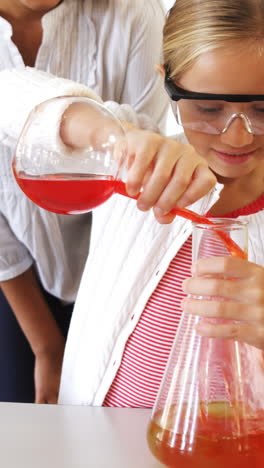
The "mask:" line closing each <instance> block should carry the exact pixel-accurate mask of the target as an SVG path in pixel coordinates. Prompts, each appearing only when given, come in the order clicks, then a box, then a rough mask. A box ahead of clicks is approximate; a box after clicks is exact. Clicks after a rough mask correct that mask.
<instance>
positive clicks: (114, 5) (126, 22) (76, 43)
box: [0, 0, 168, 301]
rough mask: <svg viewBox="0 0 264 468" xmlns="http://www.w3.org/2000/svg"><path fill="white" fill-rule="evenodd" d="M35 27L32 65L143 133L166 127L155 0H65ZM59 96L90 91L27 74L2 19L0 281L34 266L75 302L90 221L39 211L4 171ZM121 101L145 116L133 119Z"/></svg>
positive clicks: (159, 11)
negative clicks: (38, 113)
mask: <svg viewBox="0 0 264 468" xmlns="http://www.w3.org/2000/svg"><path fill="white" fill-rule="evenodd" d="M42 22H43V40H42V44H41V47H40V49H39V52H38V55H37V59H36V64H35V67H36V68H37V69H39V70H44V71H48V72H50V73H52V74H54V75H56V76H58V77H64V78H69V79H71V80H74V81H77V82H78V83H82V84H84V85H86V86H88V87H89V88H91V89H92V90H93V91H95V93H97V94H98V95H99V96H101V97H102V99H103V100H104V101H111V102H108V103H106V104H107V106H108V107H109V108H110V109H111V110H113V111H115V113H116V114H117V115H118V116H119V117H122V118H127V120H132V121H134V122H135V121H136V123H138V124H139V125H141V126H143V127H145V126H149V122H148V119H147V118H146V117H145V114H147V115H150V116H151V117H152V119H153V121H154V122H156V123H159V124H161V125H162V124H164V123H165V118H166V108H167V102H168V101H167V98H166V96H165V92H164V90H163V83H162V80H161V79H160V77H159V76H158V74H157V73H155V70H154V67H155V64H157V63H159V62H160V61H161V60H162V58H161V42H162V28H163V22H164V13H163V8H162V2H161V0H148V1H147V2H145V0H136V1H135V2H127V1H125V0H89V1H88V0H87V1H86V0H79V1H77V0H64V1H63V2H62V3H61V4H60V5H59V6H58V7H57V8H55V9H54V10H52V11H50V12H49V13H47V14H46V15H45V16H44V17H43V21H42ZM15 69H16V70H15ZM52 78H53V79H52ZM65 94H70V95H74V94H76V95H87V96H89V95H90V91H89V89H87V88H86V87H84V86H81V85H77V84H75V83H72V82H70V81H68V80H63V79H54V77H51V76H48V75H45V74H43V73H39V74H38V72H36V71H35V70H33V69H26V68H25V66H24V63H23V59H22V57H21V55H20V53H19V51H18V49H17V47H16V46H15V44H14V43H13V42H12V28H11V25H10V24H9V23H8V22H7V21H5V20H4V19H3V18H0V101H1V106H0V145H1V158H0V175H1V176H0V239H1V243H0V281H4V280H8V279H11V278H13V277H16V276H18V275H19V274H21V273H23V272H24V271H26V270H27V269H28V268H29V267H30V266H31V265H32V264H33V265H34V266H35V268H36V271H37V273H38V275H39V277H40V280H41V282H42V284H43V286H44V288H45V289H46V290H47V291H48V292H50V293H51V294H53V295H55V296H57V297H59V298H60V299H62V300H65V301H74V300H75V297H76V293H77V289H78V286H79V282H80V278H81V273H82V271H83V267H84V264H85V260H86V257H87V253H88V249H89V234H90V226H91V215H90V214H84V215H77V216H66V215H56V214H54V213H50V212H48V211H45V210H43V209H41V208H39V207H37V206H36V205H34V204H33V203H32V202H31V201H30V200H29V199H27V197H26V196H25V195H24V194H23V193H22V192H21V190H20V189H19V187H18V186H17V184H16V182H15V181H14V177H13V174H12V170H11V160H12V156H13V154H14V150H15V142H16V139H17V137H18V135H19V133H20V131H21V129H22V127H23V124H24V122H25V119H26V118H27V115H28V113H29V111H30V110H31V109H32V108H33V107H34V106H35V105H36V104H38V103H39V102H42V101H43V100H45V99H48V98H50V97H54V96H58V95H65ZM116 103H124V104H123V105H122V106H119V105H118V104H116ZM126 104H131V106H132V107H133V108H134V109H135V110H136V111H137V113H142V114H144V115H141V116H139V117H138V116H136V114H135V112H133V110H132V109H131V108H130V107H129V106H127V105H126ZM147 122H148V123H147ZM150 127H151V126H150ZM153 128H155V127H153Z"/></svg>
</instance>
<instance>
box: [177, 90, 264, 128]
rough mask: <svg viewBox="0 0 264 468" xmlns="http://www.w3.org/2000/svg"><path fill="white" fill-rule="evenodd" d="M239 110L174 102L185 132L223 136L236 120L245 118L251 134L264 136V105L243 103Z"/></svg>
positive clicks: (215, 103) (217, 104)
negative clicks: (185, 129)
mask: <svg viewBox="0 0 264 468" xmlns="http://www.w3.org/2000/svg"><path fill="white" fill-rule="evenodd" d="M239 107H240V109H239ZM239 107H238V106H237V105H235V106H234V105H233V104H230V103H227V102H225V101H214V100H212V101H210V100H201V101H200V100H197V99H194V100H191V99H188V100H187V99H184V98H183V99H181V100H179V101H178V102H175V101H172V109H173V112H174V115H175V117H176V120H177V123H178V124H179V125H181V126H183V127H184V128H188V129H190V130H194V131H197V132H202V133H208V134H213V135H219V134H221V133H223V132H225V131H226V130H227V128H228V126H229V125H230V124H231V123H232V121H233V120H234V119H236V118H241V119H242V120H243V121H244V124H245V126H246V129H247V130H248V132H249V133H252V134H254V135H264V101H255V102H250V103H246V104H244V103H243V104H242V106H241V105H240V106H239Z"/></svg>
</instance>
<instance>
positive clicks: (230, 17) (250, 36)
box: [163, 0, 264, 81]
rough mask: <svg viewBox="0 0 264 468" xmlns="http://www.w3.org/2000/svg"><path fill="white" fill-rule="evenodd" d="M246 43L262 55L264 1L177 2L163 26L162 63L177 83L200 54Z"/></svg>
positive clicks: (214, 0) (193, 0)
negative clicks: (167, 67)
mask: <svg viewBox="0 0 264 468" xmlns="http://www.w3.org/2000/svg"><path fill="white" fill-rule="evenodd" d="M245 43H247V44H246V45H247V47H250V46H252V47H253V48H254V50H255V51H257V52H258V53H260V54H263V51H264V0H176V2H175V4H174V6H173V7H172V8H171V9H170V11H169V13H168V16H167V21H166V24H165V26H164V32H163V54H164V62H165V64H166V65H168V66H169V69H170V76H171V77H172V78H173V79H175V80H176V81H177V80H179V79H180V77H181V76H182V74H183V73H185V71H186V70H187V69H189V68H190V67H191V66H192V64H193V63H194V61H195V60H196V59H197V58H198V57H199V56H200V55H201V54H204V53H206V52H209V51H212V50H215V49H217V48H221V47H230V48H231V50H232V49H233V46H234V45H236V46H237V45H238V44H240V45H241V47H242V48H243V47H245ZM241 50H243V49H241Z"/></svg>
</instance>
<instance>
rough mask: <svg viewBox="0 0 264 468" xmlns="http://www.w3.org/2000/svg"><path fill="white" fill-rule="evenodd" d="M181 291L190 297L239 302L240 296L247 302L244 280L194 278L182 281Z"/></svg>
mask: <svg viewBox="0 0 264 468" xmlns="http://www.w3.org/2000/svg"><path fill="white" fill-rule="evenodd" d="M182 286H183V291H184V292H185V293H186V294H191V295H192V296H212V297H223V298H225V299H233V300H239V299H241V297H242V296H241V295H243V298H244V299H245V300H246V301H247V302H248V301H249V298H248V297H247V292H248V291H247V289H248V288H247V283H246V280H234V281H232V280H230V279H221V278H209V277H208V276H207V277H206V278H201V277H194V278H191V279H187V280H184V282H183V285H182Z"/></svg>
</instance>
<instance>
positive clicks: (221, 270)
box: [192, 256, 263, 279]
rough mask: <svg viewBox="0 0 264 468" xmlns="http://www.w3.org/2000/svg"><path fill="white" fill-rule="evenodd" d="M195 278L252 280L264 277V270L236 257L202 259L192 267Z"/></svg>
mask: <svg viewBox="0 0 264 468" xmlns="http://www.w3.org/2000/svg"><path fill="white" fill-rule="evenodd" d="M192 273H193V274H194V275H195V276H205V275H221V276H222V277H223V276H224V277H229V278H247V279H249V278H252V277H254V276H257V275H260V274H261V275H263V268H262V267H261V266H259V265H256V264H255V263H252V262H248V261H246V260H244V259H241V258H234V257H231V256H230V257H228V256H226V257H207V258H202V259H200V260H199V261H198V262H196V263H195V264H194V265H193V266H192Z"/></svg>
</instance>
